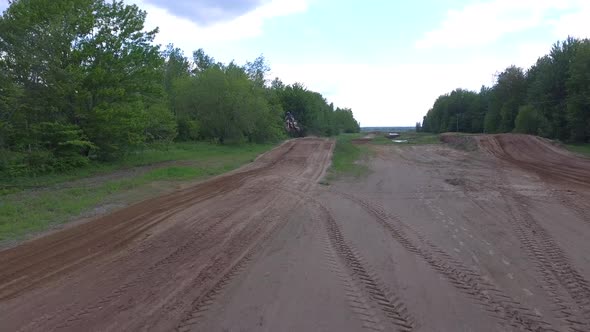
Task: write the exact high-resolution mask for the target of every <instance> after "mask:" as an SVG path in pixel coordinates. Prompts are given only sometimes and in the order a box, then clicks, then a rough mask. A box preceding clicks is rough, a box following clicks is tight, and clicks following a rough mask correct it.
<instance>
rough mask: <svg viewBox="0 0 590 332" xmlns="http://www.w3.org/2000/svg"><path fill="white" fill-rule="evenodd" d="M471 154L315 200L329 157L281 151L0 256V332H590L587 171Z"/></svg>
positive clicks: (504, 147)
mask: <svg viewBox="0 0 590 332" xmlns="http://www.w3.org/2000/svg"><path fill="white" fill-rule="evenodd" d="M470 139H473V140H475V142H476V144H477V145H478V146H479V147H480V149H479V150H478V151H472V152H466V151H460V150H456V149H452V148H450V147H446V146H437V145H425V146H403V147H398V146H374V147H373V148H374V149H375V150H376V155H375V157H374V158H373V159H372V160H371V161H370V166H371V169H372V173H371V174H370V175H369V176H368V177H367V178H363V179H359V180H350V181H338V182H336V183H334V184H332V185H331V186H329V187H326V186H320V185H318V184H317V182H318V180H319V179H321V177H322V176H323V174H324V172H325V170H326V168H327V166H328V164H329V159H330V155H331V150H332V148H333V143H332V142H331V141H328V140H322V139H299V140H294V141H290V142H287V143H285V144H284V145H282V146H281V147H279V148H277V149H275V150H273V151H271V152H270V153H268V154H266V155H264V156H262V157H261V158H259V159H258V160H257V161H256V162H254V163H253V164H251V165H249V166H248V167H246V168H242V169H240V170H238V171H236V172H233V173H231V174H228V175H226V176H223V177H218V178H215V179H213V180H211V181H207V182H205V183H202V184H200V185H196V186H194V187H191V188H187V189H186V190H183V191H180V192H176V193H173V194H171V195H167V196H164V197H160V198H157V199H152V200H149V201H145V202H142V203H140V204H137V205H134V206H131V207H129V208H126V209H123V210H121V211H118V212H116V213H114V214H112V215H109V216H106V217H103V218H100V219H97V220H95V221H93V222H90V223H87V224H83V225H78V226H75V227H72V228H68V229H66V230H64V231H61V232H58V233H55V234H51V235H49V236H47V237H44V238H41V239H38V240H35V241H32V242H29V243H27V244H25V245H22V246H19V247H16V248H13V249H9V250H5V251H2V252H0V267H1V269H0V330H2V331H4V330H6V331H16V330H21V331H28V330H39V331H50V330H70V331H79V330H113V331H120V330H154V331H155V330H158V331H159V330H174V329H177V330H196V331H361V330H369V331H371V330H373V331H375V330H377V331H380V330H382V331H391V330H402V331H403V330H408V331H409V330H413V331H506V330H525V331H545V330H547V331H552V330H557V331H590V285H589V283H588V281H589V280H590V255H589V254H588V253H589V252H590V241H588V239H590V216H589V213H588V211H590V206H589V203H590V183H589V182H588V181H589V180H588V179H590V162H588V160H586V159H582V158H579V157H576V156H574V155H572V154H569V153H567V152H563V151H561V150H559V149H558V148H556V147H554V146H552V145H550V144H549V143H547V142H545V141H543V140H540V139H536V138H531V137H525V136H517V135H502V136H485V137H472V138H470ZM549 166H551V168H550V167H549Z"/></svg>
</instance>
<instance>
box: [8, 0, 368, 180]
mask: <svg viewBox="0 0 590 332" xmlns="http://www.w3.org/2000/svg"><path fill="white" fill-rule="evenodd" d="M145 20H146V12H145V11H143V10H141V9H140V8H139V7H138V6H137V5H127V4H126V3H125V2H123V1H121V0H114V1H111V0H108V1H107V0H60V1H52V0H26V1H25V0H20V1H10V3H9V7H8V9H7V10H6V11H5V12H4V13H3V14H2V15H1V16H0V151H1V153H0V177H7V176H18V175H23V176H25V175H29V174H35V175H40V174H41V173H44V172H62V171H65V170H68V169H71V168H73V167H83V166H84V165H86V164H87V163H88V162H90V161H93V160H101V161H109V162H113V161H115V160H120V159H121V158H124V157H125V156H126V155H129V154H133V153H135V152H136V151H141V150H142V149H143V148H144V146H145V145H146V144H158V143H165V144H166V143H169V142H170V141H173V140H177V141H196V140H207V141H213V142H219V143H229V142H231V143H244V142H259V143H261V142H271V141H277V140H280V139H282V138H283V137H285V136H286V132H285V129H284V128H283V119H284V113H285V112H286V111H288V110H291V108H286V107H285V106H289V107H292V106H293V105H296V106H297V107H298V108H297V117H296V119H297V120H298V121H300V122H301V123H302V124H303V127H304V128H306V129H307V131H308V132H309V133H312V134H315V135H333V134H337V133H339V132H356V131H358V130H359V128H358V123H357V122H356V121H355V120H354V118H353V115H352V112H351V111H350V110H347V109H343V110H341V109H336V110H334V106H333V105H328V104H327V102H326V100H325V99H324V98H323V96H322V95H321V94H319V93H316V92H312V91H308V90H307V89H304V88H303V87H302V86H301V85H293V86H285V85H283V84H282V83H280V84H279V82H280V81H278V80H277V82H273V83H272V84H271V86H268V85H267V83H268V81H267V77H266V76H267V74H268V72H269V70H270V67H269V66H268V64H267V62H266V60H265V58H264V57H263V56H260V57H258V58H256V59H255V60H254V61H252V62H247V63H246V64H245V65H244V66H239V65H237V64H235V63H233V62H232V63H229V64H227V65H226V64H223V63H219V62H216V61H215V59H214V58H213V57H211V56H209V55H207V54H206V53H205V51H204V50H203V49H198V50H196V51H194V52H193V54H192V55H193V56H192V59H191V60H189V59H187V58H186V57H185V56H184V53H183V52H182V51H181V50H180V49H178V48H175V47H174V45H168V46H167V47H165V48H164V49H163V50H161V49H160V46H159V45H156V44H154V38H155V37H156V34H157V32H158V30H157V29H155V30H151V31H148V30H145V28H144V23H145ZM291 90H293V91H295V93H294V94H290V93H287V92H286V91H291ZM48 126H49V127H48ZM60 126H61V127H60ZM45 127H47V128H45ZM44 130H46V132H45V134H44V135H40V133H41V132H44ZM48 135H53V136H51V137H49V136H48Z"/></svg>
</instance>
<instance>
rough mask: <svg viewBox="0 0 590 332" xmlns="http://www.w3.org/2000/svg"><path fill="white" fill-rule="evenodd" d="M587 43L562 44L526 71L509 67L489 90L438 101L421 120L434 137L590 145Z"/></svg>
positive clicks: (589, 54) (589, 51)
mask: <svg viewBox="0 0 590 332" xmlns="http://www.w3.org/2000/svg"><path fill="white" fill-rule="evenodd" d="M588 82H590V40H588V39H575V38H568V39H566V40H564V41H561V42H557V43H555V44H554V45H553V48H552V49H551V52H549V54H548V55H545V56H543V57H541V58H539V59H538V60H537V62H536V63H535V64H534V65H533V66H532V67H531V68H529V69H528V70H526V71H525V70H523V69H522V68H518V67H515V66H510V67H508V68H506V69H505V70H504V71H502V72H501V73H499V74H498V76H497V80H496V83H495V84H494V85H493V86H492V87H482V88H481V90H480V91H479V92H472V91H465V90H462V89H457V90H454V91H452V92H451V93H449V94H445V95H442V96H440V97H439V98H438V99H437V100H436V101H435V103H434V105H433V107H432V108H431V109H430V110H429V111H428V113H427V114H426V116H425V117H424V119H423V123H422V130H424V131H430V132H435V133H440V132H445V131H461V132H471V133H479V132H485V133H503V132H521V133H527V134H535V135H541V136H544V137H549V138H556V139H560V140H563V141H573V142H588V141H590V84H588Z"/></svg>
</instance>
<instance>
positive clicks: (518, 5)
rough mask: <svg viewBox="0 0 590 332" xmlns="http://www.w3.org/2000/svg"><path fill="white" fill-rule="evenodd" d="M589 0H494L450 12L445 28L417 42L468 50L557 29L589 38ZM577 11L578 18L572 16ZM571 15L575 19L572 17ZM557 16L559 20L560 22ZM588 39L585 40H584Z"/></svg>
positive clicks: (443, 25)
mask: <svg viewBox="0 0 590 332" xmlns="http://www.w3.org/2000/svg"><path fill="white" fill-rule="evenodd" d="M589 8H590V2H588V1H587V0H561V1H554V0H518V1H515V0H493V1H488V2H479V3H474V4H470V5H467V6H465V7H464V8H462V9H460V10H450V11H448V12H447V15H446V17H445V19H444V21H443V22H442V23H441V25H440V26H439V27H438V28H437V29H435V30H432V31H429V32H427V33H426V34H425V35H424V36H423V37H422V38H421V39H420V40H418V41H417V42H416V46H417V47H418V48H430V47H437V46H444V47H466V46H480V45H487V44H490V43H493V42H495V41H497V40H499V39H500V38H502V37H504V36H506V35H508V34H510V33H516V32H521V31H525V30H528V29H532V28H539V27H543V26H545V27H549V28H553V33H554V34H555V36H556V37H562V35H563V31H568V32H569V34H570V35H571V34H577V33H582V34H585V35H587V33H588V31H589V30H590V29H589V28H588V24H587V20H588V17H589V16H588V10H589ZM572 11H575V12H576V13H575V14H570V13H571V12H572ZM568 14H569V15H571V17H569V16H568ZM555 16H557V17H558V18H557V19H556V18H555ZM582 37H584V36H582Z"/></svg>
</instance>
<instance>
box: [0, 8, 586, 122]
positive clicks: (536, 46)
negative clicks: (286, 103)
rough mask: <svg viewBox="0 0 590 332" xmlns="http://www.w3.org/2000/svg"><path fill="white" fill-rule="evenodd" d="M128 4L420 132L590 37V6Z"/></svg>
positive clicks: (164, 34) (183, 37)
mask: <svg viewBox="0 0 590 332" xmlns="http://www.w3.org/2000/svg"><path fill="white" fill-rule="evenodd" d="M125 1H126V2H128V3H135V4H138V5H139V6H140V7H141V8H143V9H145V10H147V12H148V20H147V26H148V27H150V28H151V27H156V26H158V27H159V28H160V34H159V36H158V39H157V42H158V43H161V44H167V43H170V42H172V43H174V44H175V45H176V46H178V47H180V48H182V49H183V50H185V53H186V55H190V54H191V53H192V51H193V50H195V49H198V48H203V49H205V51H206V52H207V53H208V54H209V55H211V56H213V57H214V58H216V59H217V60H219V61H223V62H228V61H231V60H235V61H236V62H238V63H245V62H246V61H248V60H253V59H254V58H256V57H257V56H258V55H260V54H264V56H265V57H266V59H267V60H268V62H269V64H270V67H271V69H272V73H271V75H270V76H271V77H269V79H272V78H273V77H274V76H278V77H279V78H281V79H282V80H283V81H284V82H285V83H294V82H301V83H303V84H304V85H306V86H307V87H308V88H309V89H312V90H315V91H319V92H321V93H322V94H324V96H325V97H326V98H327V99H328V100H329V101H331V102H334V103H335V104H336V105H337V106H340V107H350V108H352V110H353V112H354V114H355V117H356V118H357V119H358V120H359V121H360V122H361V125H363V126H379V125H414V124H415V122H416V121H420V120H421V119H422V116H423V115H424V114H425V113H426V112H427V111H428V109H429V108H430V107H431V106H432V103H433V102H434V100H435V99H436V97H437V96H438V95H440V94H442V93H446V92H449V91H451V90H452V89H454V88H457V87H461V88H467V89H473V90H478V89H479V88H480V87H481V85H488V86H489V85H491V84H493V80H494V74H495V73H496V72H497V71H501V70H503V69H504V68H506V67H507V66H509V65H512V64H515V65H518V66H522V67H525V68H526V67H528V66H530V65H532V64H533V63H534V62H535V61H536V59H537V58H538V57H539V56H542V55H543V54H546V53H547V52H548V51H549V49H550V48H551V45H552V44H553V43H554V42H555V41H557V40H562V39H564V38H566V37H567V36H568V35H571V36H575V37H580V38H585V37H588V36H589V35H590V24H588V23H586V21H587V20H588V18H589V17H590V1H588V0H560V1H555V0H481V1H472V0H446V1H436V0H421V1H394V0H391V1H386V0H383V1H382V0H366V1H350V0H340V1H338V0H242V1H235V0H233V1H232V0H175V1H172V0H125ZM0 3H3V5H4V6H6V3H7V1H6V0H0Z"/></svg>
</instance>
